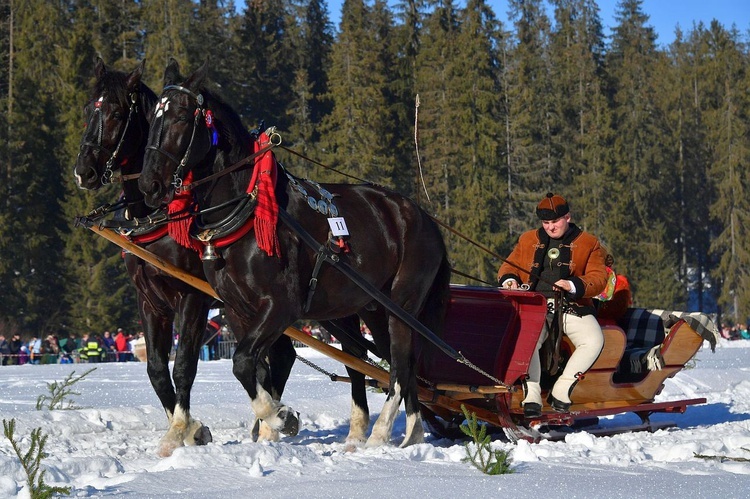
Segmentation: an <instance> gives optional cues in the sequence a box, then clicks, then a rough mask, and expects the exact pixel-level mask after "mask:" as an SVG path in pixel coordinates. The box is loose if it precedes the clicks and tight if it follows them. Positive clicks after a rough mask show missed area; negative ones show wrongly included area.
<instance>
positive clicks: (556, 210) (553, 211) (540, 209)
mask: <svg viewBox="0 0 750 499" xmlns="http://www.w3.org/2000/svg"><path fill="white" fill-rule="evenodd" d="M569 212H570V208H569V207H568V202H567V201H565V198H564V197H562V196H560V195H557V194H552V193H551V192H548V193H547V195H546V196H545V197H544V199H542V200H541V201H540V202H539V204H538V205H537V207H536V216H537V217H539V219H540V220H557V219H558V218H560V217H562V216H563V215H565V214H566V213H569Z"/></svg>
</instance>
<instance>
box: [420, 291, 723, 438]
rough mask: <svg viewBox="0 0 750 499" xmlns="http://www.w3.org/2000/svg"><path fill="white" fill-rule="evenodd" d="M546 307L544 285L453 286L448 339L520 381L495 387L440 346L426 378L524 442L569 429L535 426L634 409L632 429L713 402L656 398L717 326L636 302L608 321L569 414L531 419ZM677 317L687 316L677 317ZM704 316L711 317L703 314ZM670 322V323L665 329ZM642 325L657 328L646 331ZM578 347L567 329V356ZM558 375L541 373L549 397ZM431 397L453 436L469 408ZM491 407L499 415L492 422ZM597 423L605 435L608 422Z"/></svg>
mask: <svg viewBox="0 0 750 499" xmlns="http://www.w3.org/2000/svg"><path fill="white" fill-rule="evenodd" d="M546 311H547V303H546V299H545V298H544V296H543V295H541V294H538V293H530V292H526V291H506V290H500V289H496V288H478V287H458V286H454V287H453V288H452V292H451V305H450V308H449V309H448V317H447V322H446V333H445V335H444V339H445V341H446V342H447V343H448V344H450V345H451V346H452V347H453V348H455V349H456V350H458V351H460V352H462V353H463V354H464V355H465V356H466V357H467V358H469V359H471V360H472V361H473V362H474V363H475V364H476V365H477V366H479V367H480V368H482V369H483V370H485V371H487V372H490V373H493V374H494V375H495V376H497V377H498V378H500V379H501V380H502V381H503V383H504V384H506V385H509V386H512V387H513V389H512V390H507V389H505V388H503V387H502V386H488V385H487V383H486V379H485V378H484V377H483V376H482V375H481V374H479V373H477V372H476V371H474V370H472V369H469V368H468V367H465V366H461V365H458V366H457V365H455V362H453V361H452V360H451V359H449V358H447V357H446V356H441V355H440V354H435V355H434V356H433V357H432V358H431V359H430V360H424V359H423V360H422V362H421V363H420V368H421V372H420V376H421V377H422V378H424V379H428V380H430V381H431V382H433V383H434V384H435V387H436V388H437V389H438V392H439V393H440V394H441V395H444V396H446V397H449V398H452V399H457V400H461V401H462V402H463V403H464V404H465V405H466V406H467V408H468V409H469V411H473V412H476V413H477V415H478V418H479V419H483V420H484V421H486V422H487V423H490V424H492V425H495V426H498V427H500V428H502V429H503V430H504V431H505V432H506V434H508V435H509V436H511V438H523V439H526V440H538V439H539V438H544V437H546V438H555V436H560V435H564V432H562V433H561V432H559V431H552V432H548V433H547V434H546V435H544V434H542V433H539V432H537V431H536V430H535V429H536V428H539V427H544V428H547V429H549V428H553V429H554V428H556V427H565V429H566V430H569V429H571V428H576V427H582V426H585V425H591V424H592V423H596V422H597V418H598V417H600V416H608V415H614V414H619V413H626V412H632V413H635V414H637V415H638V416H639V417H640V419H641V425H638V426H637V427H629V428H627V429H626V431H633V430H655V429H658V428H663V427H665V426H668V425H670V423H662V424H660V425H655V424H652V423H651V422H650V421H649V416H650V415H651V414H653V413H656V412H665V413H683V412H685V409H686V408H687V406H689V405H694V404H702V403H705V402H706V399H704V398H698V399H689V400H678V401H672V402H655V401H654V399H655V397H656V396H657V395H658V394H659V393H660V392H661V390H662V388H663V386H664V381H665V380H666V379H667V378H670V377H672V376H674V375H675V374H677V373H678V372H679V371H680V370H681V369H683V368H684V367H685V364H686V363H687V362H688V361H690V359H692V358H693V356H694V355H695V354H696V353H697V351H698V350H699V349H700V347H701V346H702V344H703V341H704V339H707V340H709V341H710V342H711V345H712V347H713V346H715V342H716V340H715V332H714V331H712V330H710V328H709V327H707V326H702V325H701V324H700V323H699V322H698V321H699V319H698V318H697V317H696V316H695V315H685V314H680V313H673V314H670V313H668V312H664V311H647V310H643V309H631V310H629V311H628V314H627V315H626V317H625V318H624V319H623V321H621V323H620V324H615V323H613V322H610V323H604V324H602V329H603V332H604V337H605V344H604V348H603V350H602V353H601V355H600V356H599V358H598V359H597V361H596V362H595V363H594V365H593V366H592V368H591V369H590V370H589V371H588V372H587V373H586V374H585V376H584V378H583V379H582V380H580V381H579V383H578V384H577V386H576V387H575V390H574V391H573V393H572V395H571V399H572V400H573V405H572V406H571V407H570V412H567V413H558V412H554V411H553V410H552V409H551V408H550V407H549V406H547V405H546V403H545V405H544V407H543V414H542V416H541V417H539V418H535V419H533V420H526V419H525V418H524V416H523V409H522V408H521V400H522V399H523V396H524V395H523V390H522V381H523V379H524V378H525V376H526V373H527V372H528V366H529V362H530V360H531V356H532V354H533V351H534V347H535V345H536V343H537V340H538V339H539V335H540V334H541V332H542V327H543V324H544V320H545V316H546ZM678 315H685V317H684V318H679V317H678ZM688 321H689V322H691V323H692V325H693V326H692V327H691V325H690V324H689V323H688ZM703 323H705V324H707V325H708V321H706V320H705V316H704V320H703ZM665 324H666V325H667V326H670V327H668V328H666V326H665ZM639 325H640V326H641V328H648V327H650V328H651V329H652V330H651V331H649V332H647V333H648V334H644V331H643V330H639V328H638V326H639ZM659 328H661V331H659ZM625 329H627V330H628V331H627V333H626V331H625ZM665 329H666V332H665V331H664V330H665ZM696 329H699V330H701V331H700V332H699V331H697V330H696ZM649 341H650V342H651V343H649ZM572 349H573V347H572V345H571V344H570V343H569V342H568V341H567V338H565V337H564V340H563V347H562V351H563V358H566V357H567V356H569V354H570V352H571V351H572ZM648 355H651V356H652V357H654V358H655V359H657V360H658V361H659V363H660V366H661V369H660V370H659V369H656V370H648V369H647V368H646V367H645V362H646V356H648ZM633 367H635V368H636V369H633ZM553 382H554V379H547V383H546V385H547V386H546V387H545V379H544V377H543V380H542V388H543V394H542V399H543V400H546V398H547V394H546V391H547V390H546V388H549V387H551V386H552V384H553ZM424 405H425V407H426V408H427V411H424V412H426V413H425V414H424V415H425V419H426V420H427V421H428V422H429V423H430V425H431V426H432V429H433V430H434V431H437V432H438V433H442V434H444V435H445V436H452V435H453V434H454V433H455V432H454V430H455V429H457V423H459V421H460V420H462V419H463V416H462V415H460V414H459V415H453V414H451V412H450V411H446V410H445V409H444V408H442V407H440V404H431V403H430V402H429V401H426V402H424ZM492 413H494V414H495V415H496V417H495V420H494V421H493V420H492V417H491V414H492ZM480 414H481V415H482V416H480ZM591 431H592V432H594V433H597V432H598V433H605V430H601V431H597V430H595V429H592V430H591ZM606 432H609V433H613V432H616V431H610V430H606Z"/></svg>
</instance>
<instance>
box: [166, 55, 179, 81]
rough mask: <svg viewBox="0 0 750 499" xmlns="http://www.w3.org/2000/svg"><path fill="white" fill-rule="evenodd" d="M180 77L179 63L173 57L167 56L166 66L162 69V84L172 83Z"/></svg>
mask: <svg viewBox="0 0 750 499" xmlns="http://www.w3.org/2000/svg"><path fill="white" fill-rule="evenodd" d="M179 79H180V65H179V64H178V63H177V60H175V58H174V57H170V58H169V63H168V64H167V68H166V69H165V70H164V86H165V87H166V86H167V85H174V84H175V83H177V81H179Z"/></svg>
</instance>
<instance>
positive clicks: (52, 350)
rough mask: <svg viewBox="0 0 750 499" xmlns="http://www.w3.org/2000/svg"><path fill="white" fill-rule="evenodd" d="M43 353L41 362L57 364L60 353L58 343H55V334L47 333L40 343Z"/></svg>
mask: <svg viewBox="0 0 750 499" xmlns="http://www.w3.org/2000/svg"><path fill="white" fill-rule="evenodd" d="M42 348H43V349H44V353H43V355H42V364H57V360H58V358H59V355H60V345H58V344H57V336H54V335H51V334H48V335H47V337H46V338H45V339H44V342H43V343H42Z"/></svg>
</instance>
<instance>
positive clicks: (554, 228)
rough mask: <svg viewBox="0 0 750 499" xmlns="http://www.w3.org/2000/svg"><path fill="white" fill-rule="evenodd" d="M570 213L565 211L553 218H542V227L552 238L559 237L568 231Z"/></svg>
mask: <svg viewBox="0 0 750 499" xmlns="http://www.w3.org/2000/svg"><path fill="white" fill-rule="evenodd" d="M569 223H570V213H566V214H565V215H563V216H561V217H560V218H556V219H555V220H542V228H543V229H544V232H546V233H547V235H548V236H549V237H551V238H552V239H560V238H561V237H563V235H565V233H566V232H567V231H568V224H569Z"/></svg>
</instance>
